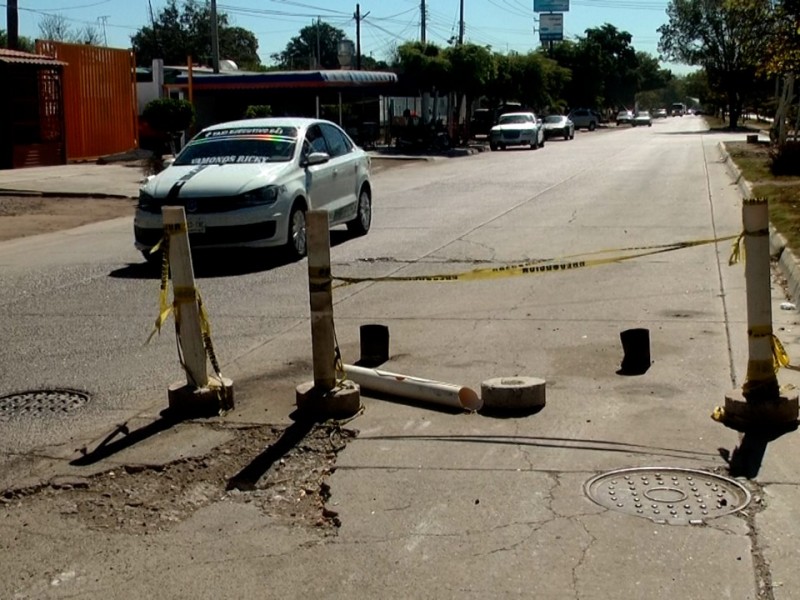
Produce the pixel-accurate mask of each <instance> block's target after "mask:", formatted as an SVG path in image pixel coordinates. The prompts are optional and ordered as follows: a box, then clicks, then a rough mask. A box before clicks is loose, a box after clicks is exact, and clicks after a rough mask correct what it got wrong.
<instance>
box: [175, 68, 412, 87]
mask: <svg viewBox="0 0 800 600" xmlns="http://www.w3.org/2000/svg"><path fill="white" fill-rule="evenodd" d="M188 80H189V78H188V74H187V73H181V74H180V75H178V76H177V77H176V79H175V81H176V83H177V84H179V85H181V86H184V85H186V84H187V83H188ZM192 81H193V85H194V87H195V89H270V88H339V87H365V86H366V87H370V86H382V85H389V84H393V83H397V75H396V74H395V73H391V72H388V71H350V70H339V71H333V70H331V71H268V72H266V73H252V72H250V73H248V72H243V71H228V72H225V73H217V74H214V73H207V72H205V73H198V72H193V73H192Z"/></svg>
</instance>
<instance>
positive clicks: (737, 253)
mask: <svg viewBox="0 0 800 600" xmlns="http://www.w3.org/2000/svg"><path fill="white" fill-rule="evenodd" d="M743 239H744V231H743V232H742V233H740V234H739V235H737V236H736V239H735V240H734V241H733V247H732V248H731V257H730V258H729V259H728V265H730V266H733V265H735V264H736V263H738V262H739V261H740V260H744V246H742V240H743Z"/></svg>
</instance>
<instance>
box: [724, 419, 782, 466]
mask: <svg viewBox="0 0 800 600" xmlns="http://www.w3.org/2000/svg"><path fill="white" fill-rule="evenodd" d="M797 428H798V422H797V421H795V422H792V423H788V424H786V425H784V426H782V427H769V428H759V429H750V430H748V431H746V432H744V435H743V436H742V439H741V441H740V442H739V445H738V446H736V448H734V449H733V452H729V451H728V450H727V449H726V448H720V449H719V454H720V456H722V458H723V459H725V461H726V462H727V463H728V472H729V473H730V476H731V477H746V478H747V479H754V478H755V477H757V476H758V473H759V471H760V470H761V465H762V464H763V462H764V456H765V455H766V453H767V447H768V446H769V444H770V442H774V441H775V440H777V439H778V438H780V437H782V436H784V435H786V434H787V433H791V432H792V431H796V430H797Z"/></svg>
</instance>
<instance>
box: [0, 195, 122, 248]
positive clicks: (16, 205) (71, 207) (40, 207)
mask: <svg viewBox="0 0 800 600" xmlns="http://www.w3.org/2000/svg"><path fill="white" fill-rule="evenodd" d="M135 206H136V200H133V199H130V198H64V197H56V196H53V197H50V196H46V197H42V196H0V242H1V241H5V240H10V239H14V238H20V237H28V236H32V235H39V234H41V233H51V232H53V231H61V230H64V229H72V228H73V227H80V226H81V225H88V224H89V223H95V222H97V221H106V220H108V219H116V218H117V217H131V218H132V217H133V213H134V208H135Z"/></svg>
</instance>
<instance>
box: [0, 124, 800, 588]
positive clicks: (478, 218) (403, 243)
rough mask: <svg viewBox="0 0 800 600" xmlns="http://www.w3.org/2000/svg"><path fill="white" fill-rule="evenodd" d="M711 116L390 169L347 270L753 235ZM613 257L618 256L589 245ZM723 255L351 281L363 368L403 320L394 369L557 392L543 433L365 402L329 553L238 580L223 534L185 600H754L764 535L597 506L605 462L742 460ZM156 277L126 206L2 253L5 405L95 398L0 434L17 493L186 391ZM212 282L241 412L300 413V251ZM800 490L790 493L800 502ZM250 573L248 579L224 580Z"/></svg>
mask: <svg viewBox="0 0 800 600" xmlns="http://www.w3.org/2000/svg"><path fill="white" fill-rule="evenodd" d="M703 129H704V127H703V121H702V120H701V119H699V118H694V117H685V118H682V119H668V120H662V121H656V122H655V123H654V125H653V127H651V128H637V129H629V128H624V129H623V128H620V129H613V128H612V129H609V130H606V131H597V132H592V133H587V132H579V133H578V134H577V135H576V137H575V139H574V140H572V141H562V140H554V141H551V142H548V143H547V144H546V146H545V147H544V148H542V149H540V150H537V151H531V150H509V151H505V152H493V153H483V154H479V155H476V156H472V157H466V158H459V159H453V160H439V161H433V162H431V163H425V164H419V163H409V164H408V165H406V166H403V167H399V168H395V169H391V170H386V171H383V172H380V173H378V174H377V175H376V177H375V199H374V206H375V217H374V223H373V230H372V231H371V232H370V234H369V235H368V236H366V237H364V238H358V239H349V238H348V236H347V234H346V233H344V232H336V233H335V234H334V236H333V241H334V244H335V245H334V247H333V248H332V259H333V263H334V265H333V272H334V275H340V276H354V277H380V276H387V275H432V274H449V273H458V272H463V271H468V270H470V269H474V268H476V267H487V266H500V265H504V264H510V263H519V262H527V261H535V260H538V259H546V258H554V257H569V256H572V255H583V256H584V257H585V258H587V259H598V258H606V257H615V258H617V259H618V258H621V257H624V256H629V255H630V254H632V253H634V252H635V251H633V250H623V249H630V248H638V247H642V246H648V247H650V246H658V245H662V244H672V243H675V242H685V241H692V240H705V239H709V238H715V237H722V236H729V235H735V234H737V233H738V232H739V230H740V228H741V225H740V222H741V217H740V205H741V199H740V197H739V196H738V192H737V189H736V187H735V186H733V185H732V184H731V181H730V179H729V178H728V177H727V174H726V173H725V170H724V167H723V166H722V165H721V164H719V153H718V150H717V143H718V142H719V141H720V140H721V139H725V136H724V135H722V136H721V135H712V134H706V133H703V132H702V131H703ZM728 137H729V138H730V136H728ZM603 250H610V252H607V253H599V254H598V253H597V252H598V251H603ZM729 252H730V242H728V241H725V242H721V243H718V244H713V243H710V244H704V245H699V246H697V247H692V248H686V249H682V250H675V251H671V252H665V253H661V254H653V255H650V256H645V257H640V258H635V259H632V260H621V261H620V260H610V261H608V262H606V263H604V264H597V265H590V266H585V267H582V268H575V269H570V270H565V271H561V272H556V273H554V272H549V273H543V274H535V275H534V274H532V275H527V276H521V277H509V278H505V279H495V280H479V281H470V282H460V281H459V282H446V281H445V282H404V283H390V282H368V283H360V284H357V285H353V286H348V287H343V288H340V289H338V290H337V291H336V293H335V300H336V303H335V308H334V311H335V317H336V326H337V334H338V339H339V342H340V344H341V347H342V350H343V354H344V359H345V362H354V361H355V360H356V359H357V358H358V328H359V325H361V324H364V323H375V322H377V323H384V324H387V325H389V328H390V332H391V358H390V361H389V362H388V363H387V364H386V365H385V368H387V369H389V370H393V371H397V372H401V373H408V374H413V375H417V376H421V377H430V378H433V379H438V380H442V381H453V382H458V383H461V384H463V385H467V386H470V387H472V388H475V389H479V388H480V383H481V381H483V380H485V379H488V378H491V377H500V376H512V375H530V376H537V377H542V378H544V379H546V380H547V382H548V383H547V398H548V405H547V407H546V408H545V409H544V410H543V411H542V412H541V413H539V414H537V415H535V416H532V417H528V418H520V419H490V418H486V417H483V416H479V415H470V416H461V415H457V416H454V415H449V414H443V413H439V412H431V411H426V410H424V409H421V408H419V407H413V406H405V405H397V404H393V403H388V402H382V401H368V402H367V410H366V413H365V415H364V416H363V417H360V418H359V420H358V421H357V426H358V428H359V429H361V434H360V436H359V437H358V438H357V439H356V440H355V441H354V442H352V443H351V445H350V446H349V447H348V448H347V450H346V451H345V452H343V453H342V454H341V455H340V456H339V461H338V464H339V469H338V470H337V472H336V474H335V475H334V476H333V477H332V478H331V486H332V488H333V489H335V498H336V499H337V504H338V506H337V510H338V511H339V512H340V515H341V518H342V522H343V526H342V528H341V530H340V531H339V535H338V537H337V540H336V542H335V548H336V550H335V552H330V551H329V550H330V548H331V547H328V548H327V549H326V548H325V547H321V546H319V545H315V544H307V543H304V542H305V541H307V540H304V538H303V536H299V537H298V536H297V533H296V532H292V531H283V532H276V531H270V533H269V536H270V539H271V544H272V545H271V547H270V551H269V552H268V553H267V554H264V555H260V556H259V557H258V559H257V561H256V562H257V563H258V569H259V573H260V575H259V577H257V578H256V577H252V572H251V571H250V569H251V568H253V567H252V565H253V563H251V562H248V561H247V560H242V561H241V562H238V561H237V562H236V563H235V564H234V563H228V564H226V567H225V568H226V569H230V571H229V572H228V577H229V578H230V579H229V580H228V581H226V582H220V581H219V580H217V579H215V577H216V575H215V574H214V569H209V568H208V566H207V565H209V564H212V563H213V562H214V561H215V560H216V558H217V557H218V556H220V548H221V546H220V547H219V548H217V550H215V548H216V547H217V545H218V544H222V543H223V540H214V539H207V540H206V541H205V544H206V545H205V546H204V547H203V548H198V549H197V554H198V557H201V556H205V557H206V560H207V561H208V562H206V563H204V564H205V565H206V567H203V564H200V563H199V564H198V569H199V570H198V571H196V572H195V571H192V573H193V575H192V576H191V577H189V576H188V575H187V573H189V571H188V570H185V569H188V566H187V565H186V563H181V569H184V570H183V571H181V572H182V574H183V575H184V578H182V579H181V584H180V585H181V586H182V587H181V590H182V591H183V592H185V593H189V590H194V593H195V594H197V593H200V592H199V590H209V589H215V590H217V591H218V592H219V593H220V594H221V597H229V596H227V595H226V592H230V593H232V590H234V589H236V591H237V593H238V594H239V595H244V596H247V595H248V594H251V595H252V594H256V593H258V590H260V589H263V588H262V587H261V586H264V585H267V586H268V587H269V589H270V590H271V593H274V594H275V595H276V596H277V595H283V596H285V597H298V596H300V595H306V594H310V593H314V594H319V595H321V596H324V597H384V596H385V597H398V598H399V597H435V598H441V597H452V596H454V595H456V594H458V595H460V596H462V597H463V596H467V597H476V598H488V597H509V596H514V597H516V596H519V597H531V595H534V593H535V595H538V596H539V597H544V598H561V597H564V598H577V597H586V598H589V597H592V598H608V597H616V596H617V595H624V596H627V597H651V598H656V597H658V598H676V597H681V598H720V597H729V598H755V597H756V592H755V591H754V590H755V589H756V587H757V586H758V585H759V584H761V583H763V582H764V581H766V579H765V577H766V576H765V575H764V572H763V571H764V569H763V565H762V564H761V563H760V562H759V561H760V560H762V559H763V558H764V556H765V554H764V553H763V552H764V551H763V548H762V547H761V546H758V540H757V539H756V537H754V535H755V534H754V533H753V531H754V530H752V529H748V524H747V523H746V522H745V521H744V520H742V519H738V518H736V517H722V518H720V519H717V520H715V521H714V523H712V524H710V525H709V526H707V527H660V528H658V527H656V526H654V525H653V524H652V523H651V522H649V521H647V520H644V519H637V518H635V517H630V516H624V515H619V514H616V513H613V512H606V511H604V510H602V509H600V508H599V507H597V506H596V505H594V504H592V503H590V502H588V500H586V498H585V497H584V496H583V494H582V484H583V482H585V481H586V480H587V479H588V478H589V477H590V476H591V475H593V474H596V473H598V472H602V471H605V470H611V469H617V468H621V467H637V466H639V467H641V466H665V465H673V466H678V467H687V468H702V469H714V468H716V469H720V470H722V469H723V468H724V466H725V465H724V462H723V460H722V459H721V458H720V456H719V453H718V448H720V447H723V448H731V447H733V445H735V443H736V442H737V439H738V438H737V437H736V435H735V433H733V432H731V431H730V430H727V429H725V428H724V427H722V426H721V425H718V424H715V423H713V422H712V421H711V420H710V419H709V418H708V414H709V413H710V411H711V409H712V408H713V407H714V406H716V405H718V404H720V403H721V402H722V401H723V396H724V394H725V392H726V391H728V390H729V389H731V388H733V387H735V386H740V385H741V384H742V377H743V374H744V372H743V369H744V366H745V364H746V354H745V351H746V331H745V325H744V323H745V318H744V315H745V312H744V310H745V309H744V287H743V278H742V271H741V269H740V268H739V269H737V268H731V267H728V266H727V259H728V254H729ZM579 260H580V259H572V258H570V259H567V261H568V262H572V263H576V262H579ZM262 261H263V262H262ZM141 263H142V261H141V258H140V257H139V256H138V254H137V253H136V252H135V251H134V249H133V247H132V240H131V223H130V220H129V219H123V220H116V221H110V222H105V223H101V224H96V225H92V226H88V227H84V228H81V229H78V230H72V231H68V232H63V233H57V234H52V235H46V236H40V237H36V238H31V239H23V240H16V241H12V242H7V243H3V244H0V273H2V277H3V281H4V283H5V285H4V286H3V287H2V290H0V305H2V307H3V314H4V317H5V318H4V319H3V320H2V321H0V336H2V339H3V340H4V344H3V346H2V348H1V349H0V365H2V369H3V370H2V378H0V393H8V392H11V391H18V390H25V389H35V388H77V389H82V390H86V391H88V392H90V393H91V395H92V399H91V401H90V402H89V403H88V404H87V405H86V406H85V407H84V408H83V409H81V410H80V411H77V412H75V413H73V414H71V415H69V416H67V417H64V416H47V415H45V416H42V417H41V418H36V419H27V420H19V419H14V420H9V421H7V422H0V451H2V452H3V453H4V457H5V461H6V470H5V475H4V477H5V479H6V480H8V479H9V478H13V477H14V476H15V475H18V474H19V473H23V472H24V471H25V468H26V465H30V464H32V461H33V459H31V458H30V455H31V451H33V450H36V452H38V453H39V454H40V455H49V456H58V455H59V454H61V455H63V456H67V455H69V454H70V453H71V452H73V451H74V448H75V447H78V446H79V445H80V444H81V443H83V442H85V441H87V440H91V439H96V437H97V435H98V433H99V432H101V431H104V430H106V431H107V430H108V427H109V426H111V425H112V424H113V423H117V422H120V421H123V420H125V419H128V418H130V417H131V415H134V414H138V415H140V416H142V417H144V418H146V417H149V416H152V415H155V414H157V412H158V410H159V408H161V407H163V406H164V405H165V404H166V388H167V386H168V385H169V384H170V383H172V382H173V381H176V380H178V379H180V378H181V373H180V368H179V365H178V362H177V355H176V349H175V342H174V336H173V334H172V331H171V330H170V329H169V328H168V329H167V330H166V331H164V332H162V334H161V336H160V337H158V338H156V339H155V340H154V341H153V342H152V343H151V344H150V345H144V340H145V339H146V338H147V335H148V334H149V333H150V330H151V329H152V323H153V321H154V319H155V317H156V312H157V306H158V305H157V295H158V281H157V279H156V278H154V276H153V274H152V272H151V271H148V270H147V269H145V268H143V267H142V264H141ZM196 269H197V272H198V276H199V287H200V290H201V292H202V294H203V298H204V300H205V303H206V305H207V307H208V310H209V313H210V316H211V322H212V327H213V335H214V341H215V344H216V347H217V353H218V355H219V357H220V359H221V362H222V366H223V373H224V374H225V375H226V376H228V377H231V378H232V379H233V380H234V382H235V386H236V389H237V398H238V405H237V410H236V411H235V414H234V415H233V416H232V418H234V419H237V420H241V421H247V422H287V421H288V415H289V414H290V412H291V410H292V404H293V401H294V386H295V385H297V384H299V383H301V382H303V381H307V380H308V379H310V376H311V367H310V355H311V351H310V340H309V338H310V328H309V324H308V297H307V291H306V282H305V269H306V265H305V262H301V263H296V264H280V263H276V262H274V261H270V260H268V259H260V261H253V260H252V258H251V259H249V260H245V259H243V258H242V257H232V256H226V257H222V258H216V259H215V260H213V261H211V260H210V259H209V258H208V257H206V259H205V260H204V259H203V257H200V258H198V261H197V263H196ZM632 327H646V328H648V329H649V330H650V334H651V355H652V358H653V365H652V367H651V368H650V370H649V371H648V372H647V374H645V375H644V376H640V377H625V376H621V375H619V374H617V369H618V368H619V364H620V360H621V358H622V350H621V346H620V343H619V333H620V332H621V331H623V330H625V329H628V328H632ZM45 447H46V450H45V449H44V448H45ZM770 468H771V469H773V471H772V472H774V473H775V476H776V477H777V478H779V479H780V481H781V483H785V484H792V485H793V484H796V483H798V481H797V480H796V479H797V478H796V472H795V471H794V470H793V469H792V467H791V466H790V465H788V464H787V463H786V462H784V461H776V463H775V466H773V467H770ZM792 493H793V492H789V493H787V494H786V495H783V496H781V494H780V493H779V494H778V495H777V496H776V498H777V499H778V501H779V503H781V502H783V503H784V504H787V503H790V502H791V494H792ZM790 514H791V513H790V512H789V511H782V512H776V513H773V517H772V518H767V519H766V521H765V522H764V527H765V529H764V532H766V533H767V534H772V537H771V538H770V540H771V541H772V542H773V544H774V545H773V546H772V547H771V549H769V550H767V551H766V552H767V553H769V552H773V554H772V558H773V559H774V560H775V564H776V565H778V567H779V568H782V569H783V570H782V571H780V572H776V573H774V574H772V575H770V577H774V578H778V577H783V578H784V579H785V578H789V577H792V575H791V573H792V570H791V567H790V561H789V560H788V559H786V558H785V557H787V556H789V554H787V553H788V552H789V548H790V545H788V542H785V543H784V542H782V541H781V536H780V530H781V527H782V525H781V524H782V523H785V522H787V521H788V520H789V519H790ZM240 516H241V515H240ZM244 518H253V517H252V515H250V516H249V517H248V516H247V515H244ZM187 527H188V526H187ZM234 529H235V530H236V531H235V532H234V533H233V534H232V535H233V537H232V538H226V539H225V540H224V543H225V544H226V545H225V546H224V550H222V551H221V553H222V554H226V555H228V556H233V555H236V551H237V550H236V549H239V550H241V552H242V555H246V554H247V552H248V549H249V548H252V547H255V545H256V544H257V543H259V542H257V538H255V537H253V536H255V535H256V533H257V532H255V531H249V530H248V531H243V530H239V529H236V528H235V527H234ZM240 529H241V527H240ZM198 535H199V534H198ZM293 536H294V537H293ZM126 543H129V544H132V546H131V548H132V549H131V548H129V551H131V552H134V553H136V552H142V553H149V554H148V557H149V559H148V560H149V561H150V565H149V567H148V566H142V567H141V570H139V567H134V566H131V565H130V564H127V565H125V566H124V568H123V570H125V571H126V573H127V574H128V575H131V574H132V578H129V579H128V580H127V581H128V584H129V585H132V588H131V589H133V590H135V591H138V593H142V594H143V593H151V594H152V593H154V591H155V590H156V589H157V588H155V587H153V586H154V585H155V584H153V583H151V582H148V581H147V579H148V578H147V577H141V578H139V577H137V573H139V574H144V573H150V572H151V571H148V569H151V570H152V569H155V571H156V572H158V571H159V569H161V570H162V571H163V573H162V574H164V575H165V576H166V573H167V572H168V565H170V564H173V563H172V562H171V561H172V559H173V558H174V557H173V555H172V552H171V550H170V546H169V544H168V543H167V542H166V541H165V542H164V544H163V545H159V543H155V545H154V546H152V547H149V546H148V547H147V548H146V549H145V548H144V547H142V546H139V545H138V542H135V541H129V542H126ZM169 543H174V540H173V541H172V542H169ZM754 548H755V550H754ZM776 549H777V550H776ZM215 552H216V554H215ZM237 556H238V555H237ZM87 560H88V559H87ZM254 560H255V559H254ZM154 561H155V562H157V563H158V564H153V563H154ZM781 561H783V562H781ZM178 562H180V561H178ZM175 564H177V563H175ZM357 565H361V566H362V567H363V565H370V566H369V568H358V567H357ZM647 565H657V568H654V569H648V568H647ZM311 572H313V576H310V575H309V573H311ZM171 576H172V575H170V577H171ZM132 579H135V583H132ZM157 580H158V577H157V576H153V580H152V581H157ZM233 580H236V584H235V585H236V586H238V587H227V586H233V585H234V584H233V583H232V582H233ZM754 581H755V582H756V584H755V586H754ZM770 581H771V580H770ZM214 586H218V587H216V588H215V587H214ZM387 590H391V593H387ZM128 591H129V592H130V590H128ZM770 593H772V590H770ZM189 595H192V594H191V593H189ZM779 595H780V594H779V592H776V593H775V595H774V596H762V597H779ZM119 597H124V595H120V596H119ZM785 597H791V596H785Z"/></svg>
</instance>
